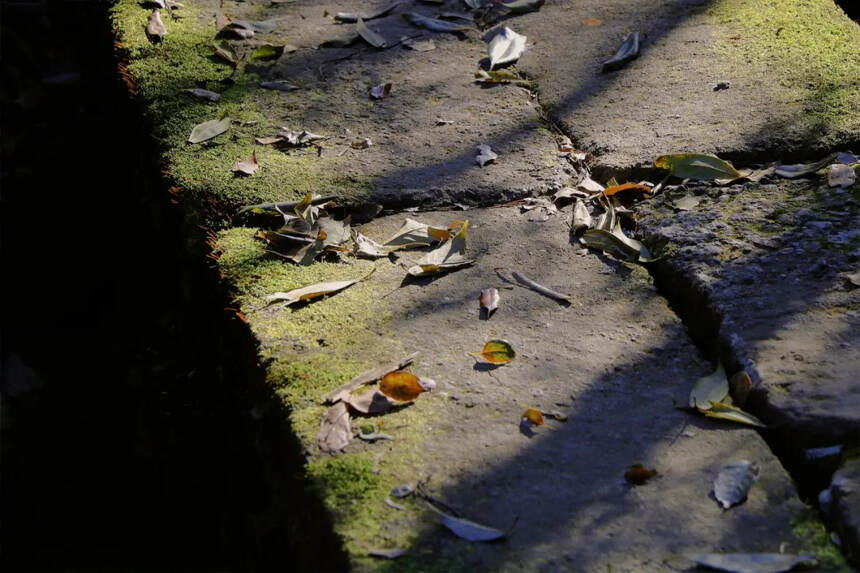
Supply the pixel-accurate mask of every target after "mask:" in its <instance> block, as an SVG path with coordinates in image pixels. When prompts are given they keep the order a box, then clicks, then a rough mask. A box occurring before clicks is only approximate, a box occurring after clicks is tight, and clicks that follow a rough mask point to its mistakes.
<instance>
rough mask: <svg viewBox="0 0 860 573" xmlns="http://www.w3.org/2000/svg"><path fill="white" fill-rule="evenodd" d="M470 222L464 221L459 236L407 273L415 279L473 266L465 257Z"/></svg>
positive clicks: (440, 246)
mask: <svg viewBox="0 0 860 573" xmlns="http://www.w3.org/2000/svg"><path fill="white" fill-rule="evenodd" d="M468 228H469V220H468V219H466V220H465V221H463V224H462V225H460V229H459V230H458V231H457V234H456V235H454V236H453V237H451V238H450V239H448V240H447V241H445V242H444V243H442V244H441V245H439V247H437V248H436V249H435V250H433V251H430V252H429V253H427V254H426V255H425V256H424V257H422V258H421V259H419V260H418V262H417V263H416V264H415V266H412V267H410V268H409V269H408V270H407V272H408V273H409V274H410V275H412V276H413V277H424V276H428V275H433V274H436V273H441V272H447V271H453V270H456V269H460V268H463V267H465V266H469V265H471V264H472V263H473V262H474V261H472V260H470V259H467V258H466V257H465V256H464V253H465V252H466V230H467V229H468Z"/></svg>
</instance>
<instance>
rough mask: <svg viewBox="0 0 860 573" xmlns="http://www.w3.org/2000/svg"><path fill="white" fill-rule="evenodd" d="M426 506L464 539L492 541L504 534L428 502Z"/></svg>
mask: <svg viewBox="0 0 860 573" xmlns="http://www.w3.org/2000/svg"><path fill="white" fill-rule="evenodd" d="M428 507H431V508H432V509H433V510H434V511H435V512H436V513H438V514H439V515H441V516H442V524H443V525H444V526H445V527H447V528H448V529H450V530H451V531H452V532H453V533H454V535H456V536H457V537H460V538H461V539H465V540H466V541H493V540H494V539H501V538H502V537H504V536H505V535H506V534H505V532H504V531H502V530H501V529H496V528H494V527H487V526H486V525H481V524H480V523H475V522H474V521H469V520H468V519H463V518H462V517H454V516H453V515H450V514H448V513H445V512H444V511H442V510H440V509H437V508H435V507H433V506H432V505H429V504H428Z"/></svg>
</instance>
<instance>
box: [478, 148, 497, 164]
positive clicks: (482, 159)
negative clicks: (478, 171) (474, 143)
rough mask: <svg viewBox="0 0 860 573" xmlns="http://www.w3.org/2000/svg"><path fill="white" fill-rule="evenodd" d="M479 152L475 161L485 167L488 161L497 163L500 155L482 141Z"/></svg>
mask: <svg viewBox="0 0 860 573" xmlns="http://www.w3.org/2000/svg"><path fill="white" fill-rule="evenodd" d="M477 150H478V154H477V155H476V156H475V163H477V164H478V165H480V166H481V167H483V166H484V165H486V164H487V163H495V162H496V159H498V158H499V155H498V154H497V153H495V152H494V151H493V150H492V149H491V148H490V146H489V145H487V144H485V143H482V144H481V145H479V146H478V147H477Z"/></svg>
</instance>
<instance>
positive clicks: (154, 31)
mask: <svg viewBox="0 0 860 573" xmlns="http://www.w3.org/2000/svg"><path fill="white" fill-rule="evenodd" d="M146 35H147V36H148V37H149V40H150V41H151V42H161V41H162V40H164V36H166V35H167V28H166V27H165V26H164V22H162V21H161V13H159V11H158V8H156V9H155V10H153V11H152V14H150V15H149V20H148V21H147V23H146Z"/></svg>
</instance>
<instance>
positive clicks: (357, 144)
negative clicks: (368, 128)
mask: <svg viewBox="0 0 860 573" xmlns="http://www.w3.org/2000/svg"><path fill="white" fill-rule="evenodd" d="M371 145H373V142H372V141H371V140H370V138H369V137H359V138H358V139H354V140H353V141H352V143H350V144H349V146H350V147H352V148H353V149H367V148H368V147H370V146H371Z"/></svg>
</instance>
